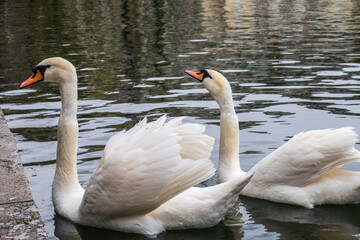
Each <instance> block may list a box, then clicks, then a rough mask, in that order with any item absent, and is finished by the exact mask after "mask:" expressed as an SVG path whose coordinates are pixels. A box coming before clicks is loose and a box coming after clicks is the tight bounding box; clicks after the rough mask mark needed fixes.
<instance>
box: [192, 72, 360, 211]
mask: <svg viewBox="0 0 360 240" xmlns="http://www.w3.org/2000/svg"><path fill="white" fill-rule="evenodd" d="M186 73H187V74H188V75H190V76H192V77H194V78H195V79H197V80H199V81H201V82H202V83H203V84H204V86H205V88H206V89H207V90H208V91H209V92H210V93H211V95H212V96H213V97H214V98H215V100H216V101H217V103H218V104H219V106H220V112H221V119H220V149H219V152H220V153H219V168H218V177H219V182H226V181H229V180H230V179H233V178H234V177H236V176H240V175H243V174H245V172H244V171H242V170H241V168H240V162H239V121H238V118H237V115H236V113H235V109H234V104H233V99H232V91H231V87H230V84H229V82H228V80H227V79H226V78H225V77H224V76H223V75H222V74H220V73H219V72H216V71H214V70H201V71H200V72H198V73H197V72H192V71H186ZM356 141H357V134H356V133H355V132H354V131H353V129H352V128H340V129H326V130H313V131H308V132H302V133H299V134H297V135H296V136H294V137H293V138H291V139H290V140H289V141H288V142H286V143H285V144H283V145H282V146H281V147H280V148H278V149H276V150H275V151H274V152H272V153H271V154H270V155H268V156H267V157H265V158H264V159H263V160H261V161H260V162H259V163H258V164H256V165H255V166H254V167H253V168H252V169H251V170H250V171H249V172H254V176H253V177H252V179H251V181H250V183H249V184H248V185H247V186H246V187H245V188H244V189H243V190H242V192H241V194H242V195H246V196H250V197H255V198H261V199H266V200H270V201H274V202H280V203H288V204H295V205H300V206H304V207H307V208H312V207H314V205H320V204H352V203H359V202H360V172H353V171H347V170H342V169H339V168H338V167H339V166H341V165H343V164H344V163H346V162H350V161H359V159H360V152H359V151H357V150H355V149H354V145H355V143H356Z"/></svg>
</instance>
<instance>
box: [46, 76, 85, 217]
mask: <svg viewBox="0 0 360 240" xmlns="http://www.w3.org/2000/svg"><path fill="white" fill-rule="evenodd" d="M74 78H76V74H75V76H74ZM59 88H60V94H61V113H60V118H59V122H58V129H57V137H58V144H57V151H56V170H55V176H54V180H53V186H52V196H53V203H54V206H55V209H56V211H58V212H59V213H60V214H61V215H62V216H65V217H68V218H70V219H71V217H70V216H69V215H68V214H70V212H76V211H73V208H74V207H75V206H76V205H78V204H80V202H79V200H80V199H81V198H82V196H81V193H83V189H82V187H81V186H80V184H79V181H78V175H77V166H76V159H77V143H78V122H77V118H76V113H77V81H76V79H74V81H65V82H60V84H59ZM74 198H75V199H74ZM79 198H80V199H79ZM75 202H77V203H78V204H76V203H75ZM71 204H72V205H73V206H71Z"/></svg>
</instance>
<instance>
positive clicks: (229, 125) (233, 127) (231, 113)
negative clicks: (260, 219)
mask: <svg viewBox="0 0 360 240" xmlns="http://www.w3.org/2000/svg"><path fill="white" fill-rule="evenodd" d="M217 102H218V104H219V106H220V112H221V116H220V148H219V168H218V178H219V182H220V183H221V182H226V181H228V180H230V179H232V178H233V177H234V176H239V174H241V173H244V172H243V171H242V170H241V168H240V162H239V120H238V117H237V115H236V113H235V109H234V103H233V100H232V93H231V90H230V92H228V93H227V94H224V95H223V98H221V99H219V100H217Z"/></svg>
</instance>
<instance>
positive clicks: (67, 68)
mask: <svg viewBox="0 0 360 240" xmlns="http://www.w3.org/2000/svg"><path fill="white" fill-rule="evenodd" d="M32 71H33V75H31V76H30V77H29V78H28V79H27V80H26V81H25V82H23V83H22V84H21V85H20V88H24V87H27V86H30V85H32V84H35V83H38V82H41V81H46V82H55V83H57V84H60V83H62V82H66V81H76V79H77V78H76V70H75V67H74V65H72V64H71V63H70V62H69V61H68V60H66V59H63V58H60V57H53V58H47V59H45V60H43V61H41V62H40V63H39V64H38V65H36V67H35V68H33V70H32Z"/></svg>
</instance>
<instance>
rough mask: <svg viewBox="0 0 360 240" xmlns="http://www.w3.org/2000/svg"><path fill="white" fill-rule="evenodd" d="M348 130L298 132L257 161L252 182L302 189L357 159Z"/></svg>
mask: <svg viewBox="0 0 360 240" xmlns="http://www.w3.org/2000/svg"><path fill="white" fill-rule="evenodd" d="M356 141H357V134H356V133H355V132H354V131H353V129H352V128H349V127H348V128H339V129H325V130H314V131H308V132H302V133H299V134H297V135H296V136H294V137H293V138H291V139H290V140H289V141H288V142H287V143H285V144H283V145H282V146H281V147H280V148H278V149H277V150H275V151H274V152H272V153H271V154H270V155H268V156H267V157H266V158H264V159H263V160H262V161H260V162H259V163H258V164H257V165H256V166H255V167H254V168H252V170H251V171H254V172H255V175H254V177H253V179H252V181H262V182H267V183H274V184H284V185H291V186H303V185H306V184H308V183H310V182H312V181H314V180H316V179H318V178H320V175H321V174H323V173H325V172H327V171H329V170H330V169H331V168H334V167H338V166H340V165H342V164H344V163H346V162H349V161H356V160H359V158H360V152H358V151H357V150H355V149H354V145H355V143H356Z"/></svg>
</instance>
